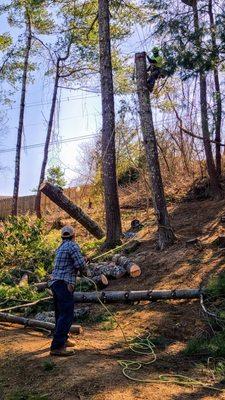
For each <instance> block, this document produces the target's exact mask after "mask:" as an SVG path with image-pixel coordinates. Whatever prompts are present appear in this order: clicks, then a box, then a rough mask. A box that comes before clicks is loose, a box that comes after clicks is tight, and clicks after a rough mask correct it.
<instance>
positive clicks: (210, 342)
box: [185, 332, 225, 357]
mask: <svg viewBox="0 0 225 400" xmlns="http://www.w3.org/2000/svg"><path fill="white" fill-rule="evenodd" d="M185 354H187V355H197V356H198V355H206V356H211V357H225V332H217V333H216V334H215V335H214V336H213V337H212V338H208V339H206V338H198V339H192V340H191V341H190V342H189V343H188V344H187V347H186V349H185Z"/></svg>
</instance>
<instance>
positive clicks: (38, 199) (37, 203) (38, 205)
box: [35, 59, 59, 218]
mask: <svg viewBox="0 0 225 400" xmlns="http://www.w3.org/2000/svg"><path fill="white" fill-rule="evenodd" d="M58 84H59V59H58V60H57V64H56V73H55V83H54V89H53V95H52V103H51V110H50V115H49V121H48V129H47V135H46V140H45V147H44V157H43V161H42V166H41V174H40V179H39V184H38V191H37V195H36V199H35V211H36V215H37V217H38V218H41V191H40V186H41V183H42V182H43V181H44V178H45V170H46V165H47V162H48V152H49V144H50V140H51V135H52V126H53V120H54V114H55V107H56V100H57V92H58Z"/></svg>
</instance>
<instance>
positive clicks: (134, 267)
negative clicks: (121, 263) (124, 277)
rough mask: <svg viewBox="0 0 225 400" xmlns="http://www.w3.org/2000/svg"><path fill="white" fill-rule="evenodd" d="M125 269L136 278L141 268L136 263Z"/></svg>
mask: <svg viewBox="0 0 225 400" xmlns="http://www.w3.org/2000/svg"><path fill="white" fill-rule="evenodd" d="M126 269H127V272H128V274H129V275H130V276H131V277H132V278H137V277H138V276H140V275H141V268H140V267H139V266H138V265H137V264H131V265H130V266H128V267H127V268H126Z"/></svg>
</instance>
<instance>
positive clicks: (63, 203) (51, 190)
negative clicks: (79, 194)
mask: <svg viewBox="0 0 225 400" xmlns="http://www.w3.org/2000/svg"><path fill="white" fill-rule="evenodd" d="M40 191H41V192H42V193H44V194H45V195H46V196H47V197H49V199H50V200H52V201H53V202H54V203H55V204H57V206H59V207H61V208H62V210H64V211H66V212H67V213H68V214H69V215H70V216H71V217H72V218H74V219H75V220H76V221H78V222H79V223H80V224H81V225H82V226H83V227H84V228H86V229H87V230H88V232H90V233H91V234H92V235H93V236H95V237H96V238H97V239H102V238H103V237H104V232H103V230H102V229H101V228H100V227H99V226H98V224H97V223H96V222H95V221H93V220H92V219H91V218H89V217H88V215H86V214H85V213H84V211H83V210H82V209H81V208H80V207H77V206H76V205H75V204H74V203H72V201H70V200H69V199H68V198H67V197H66V196H65V195H64V194H63V191H62V189H61V188H59V187H58V186H54V185H52V184H51V183H49V182H43V183H42V184H41V186H40Z"/></svg>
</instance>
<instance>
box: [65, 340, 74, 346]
mask: <svg viewBox="0 0 225 400" xmlns="http://www.w3.org/2000/svg"><path fill="white" fill-rule="evenodd" d="M75 346H76V343H75V342H74V340H72V339H67V341H66V347H75Z"/></svg>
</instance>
